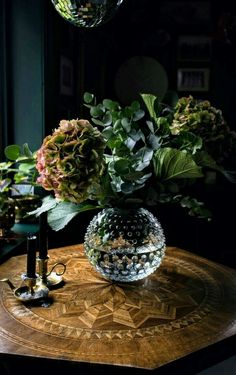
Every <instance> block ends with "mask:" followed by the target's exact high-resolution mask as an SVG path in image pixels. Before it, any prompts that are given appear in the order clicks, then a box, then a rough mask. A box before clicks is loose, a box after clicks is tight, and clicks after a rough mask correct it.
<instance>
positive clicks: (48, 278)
mask: <svg viewBox="0 0 236 375" xmlns="http://www.w3.org/2000/svg"><path fill="white" fill-rule="evenodd" d="M48 260H49V257H47V258H45V259H41V258H37V262H38V274H39V278H40V279H41V282H42V283H43V284H45V285H46V286H47V287H48V288H53V287H56V286H59V285H60V284H62V283H63V278H62V275H64V273H65V271H66V265H65V264H64V263H61V262H57V263H55V264H54V265H53V266H52V268H51V270H50V271H49V272H48ZM57 267H62V270H61V271H55V272H53V271H54V270H55V269H56V268H57Z"/></svg>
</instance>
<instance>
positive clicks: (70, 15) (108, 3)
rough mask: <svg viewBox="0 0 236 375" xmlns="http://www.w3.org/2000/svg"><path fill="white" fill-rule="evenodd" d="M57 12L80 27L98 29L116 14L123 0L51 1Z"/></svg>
mask: <svg viewBox="0 0 236 375" xmlns="http://www.w3.org/2000/svg"><path fill="white" fill-rule="evenodd" d="M51 1H52V3H53V5H54V7H55V9H56V10H57V12H58V13H59V14H60V15H61V16H62V17H63V18H64V19H65V20H66V21H69V22H71V23H72V24H73V25H75V26H78V27H96V26H99V25H101V24H103V23H105V22H107V21H109V19H110V18H112V16H113V15H114V14H115V12H116V10H117V9H118V7H119V6H120V5H121V3H122V2H123V0H90V1H89V0H51Z"/></svg>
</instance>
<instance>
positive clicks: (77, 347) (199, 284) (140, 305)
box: [0, 245, 236, 369]
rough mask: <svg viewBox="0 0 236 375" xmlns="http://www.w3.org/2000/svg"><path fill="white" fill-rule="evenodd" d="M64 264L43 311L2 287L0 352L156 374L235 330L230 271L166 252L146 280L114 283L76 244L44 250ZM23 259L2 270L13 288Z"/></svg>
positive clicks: (235, 281)
mask: <svg viewBox="0 0 236 375" xmlns="http://www.w3.org/2000/svg"><path fill="white" fill-rule="evenodd" d="M49 255H50V260H49V265H50V264H51V265H53V264H54V263H55V262H56V261H59V262H64V263H65V264H66V266H67V270H66V273H65V274H64V276H63V277H64V285H63V286H62V287H60V288H58V289H55V290H51V291H50V299H49V301H50V304H49V306H48V307H44V306H42V305H41V304H40V303H38V304H37V305H35V304H27V303H22V302H20V301H18V300H17V299H16V298H15V297H14V295H13V292H12V291H11V290H10V288H9V287H8V286H7V285H6V284H5V283H0V354H2V353H7V354H18V355H22V356H30V357H31V356H33V357H41V358H53V359H65V360H71V361H77V362H86V363H96V364H99V363H100V364H110V365H118V366H132V367H137V368H144V369H154V368H159V367H160V366H162V365H164V364H167V363H169V362H171V361H174V360H176V359H178V358H181V357H184V356H186V355H188V354H189V353H192V352H196V351H198V350H199V349H202V348H204V347H207V346H209V345H212V344H214V343H216V342H219V341H220V340H223V339H224V338H226V337H230V336H233V335H234V334H235V332H236V296H235V294H236V293H235V290H236V271H235V270H233V269H230V268H227V267H225V266H222V265H220V264H216V263H214V262H211V261H208V260H206V259H204V258H202V257H199V256H196V255H193V254H191V253H189V252H186V251H184V250H181V249H177V248H172V247H168V248H167V252H166V255H165V258H164V260H163V263H162V265H161V267H160V268H159V269H158V270H157V271H156V272H155V273H154V274H152V275H150V276H149V277H148V278H146V279H144V280H141V281H139V282H135V283H130V284H117V283H116V284H115V283H111V282H109V281H107V280H105V279H104V278H102V277H101V276H100V275H99V274H98V273H97V272H96V271H95V270H94V269H93V268H92V266H91V265H90V264H89V262H88V261H87V258H86V257H85V256H84V254H83V247H82V245H76V246H69V247H64V248H60V249H53V250H50V251H49ZM25 267H26V257H25V256H24V255H23V256H18V257H13V258H11V259H10V260H8V261H7V262H6V263H4V264H2V265H1V266H0V278H1V279H2V278H4V277H8V278H9V279H10V280H11V281H12V282H13V283H14V284H15V285H16V286H17V287H19V286H20V285H21V283H22V282H21V274H22V273H24V272H25Z"/></svg>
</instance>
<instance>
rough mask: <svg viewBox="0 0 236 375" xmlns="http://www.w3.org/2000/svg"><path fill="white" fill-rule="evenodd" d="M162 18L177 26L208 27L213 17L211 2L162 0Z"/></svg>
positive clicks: (206, 0)
mask: <svg viewBox="0 0 236 375" xmlns="http://www.w3.org/2000/svg"><path fill="white" fill-rule="evenodd" d="M159 18H160V19H163V22H164V23H167V22H168V23H172V24H173V25H177V26H181V27H184V26H186V25H187V26H190V27H191V28H192V27H193V28H194V27H195V28H196V27H199V26H200V27H201V28H208V27H209V24H210V19H211V3H210V1H208V0H205V1H201V0H196V1H194V0H193V1H192V0H188V1H186V0H185V1H182V0H162V1H161V2H160V15H159Z"/></svg>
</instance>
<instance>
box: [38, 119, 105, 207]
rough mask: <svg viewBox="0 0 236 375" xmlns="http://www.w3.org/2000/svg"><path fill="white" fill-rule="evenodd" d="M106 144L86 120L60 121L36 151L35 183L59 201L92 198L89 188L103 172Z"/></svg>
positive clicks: (78, 201)
mask: <svg viewBox="0 0 236 375" xmlns="http://www.w3.org/2000/svg"><path fill="white" fill-rule="evenodd" d="M104 148H105V142H104V138H103V137H102V135H101V133H100V132H99V131H98V129H97V128H96V127H93V126H92V125H91V124H90V122H89V121H87V120H78V119H77V120H70V121H69V120H62V121H60V124H59V127H58V128H57V129H55V130H54V132H53V133H52V135H48V136H47V137H45V139H44V141H43V144H42V146H41V147H40V149H39V150H38V151H37V164H36V168H37V170H38V172H39V174H40V175H39V177H38V180H37V182H38V183H39V184H40V185H42V187H43V188H44V189H46V190H53V191H54V193H55V197H56V198H57V199H59V200H62V201H69V202H74V203H81V202H83V201H85V200H86V199H88V198H90V199H93V191H92V187H93V185H94V184H96V182H97V180H98V179H99V177H100V176H101V174H102V172H103V169H104V164H105V162H104V156H103V152H104Z"/></svg>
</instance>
